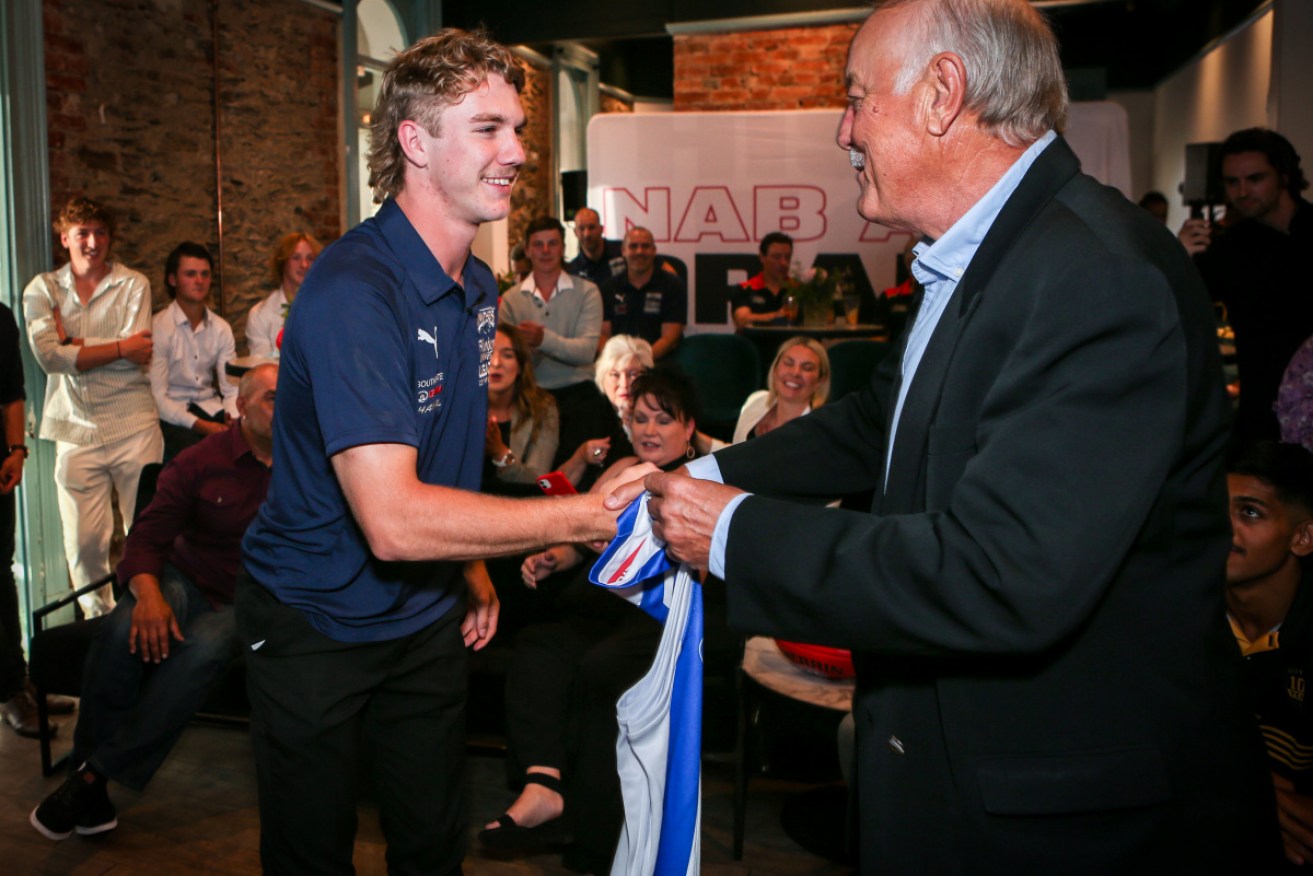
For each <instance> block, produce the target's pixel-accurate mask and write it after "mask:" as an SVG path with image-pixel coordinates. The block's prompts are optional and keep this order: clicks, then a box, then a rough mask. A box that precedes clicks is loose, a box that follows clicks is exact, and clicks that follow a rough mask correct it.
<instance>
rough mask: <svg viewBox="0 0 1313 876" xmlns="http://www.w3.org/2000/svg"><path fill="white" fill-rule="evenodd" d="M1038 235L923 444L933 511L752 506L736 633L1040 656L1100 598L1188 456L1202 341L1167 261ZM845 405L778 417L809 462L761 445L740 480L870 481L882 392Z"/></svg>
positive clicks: (730, 475)
mask: <svg viewBox="0 0 1313 876" xmlns="http://www.w3.org/2000/svg"><path fill="white" fill-rule="evenodd" d="M1067 219H1068V220H1069V221H1067V222H1066V224H1068V225H1076V226H1079V225H1080V222H1079V220H1074V219H1072V217H1067ZM1049 221H1051V222H1055V223H1056V224H1057V225H1058V226H1062V225H1063V224H1064V222H1063V218H1062V217H1061V216H1059V217H1051V216H1050V217H1049ZM1033 242H1034V244H1035V245H1034V246H1033V247H1029V248H1028V247H1020V248H1019V250H1018V251H1017V252H1015V253H1014V254H1013V257H1012V258H1010V259H1009V260H1008V261H1007V262H1006V263H1005V264H1004V265H1003V266H1002V268H1001V269H1000V271H999V272H998V276H997V278H996V279H995V280H994V282H993V283H992V284H991V285H989V286H987V287H986V288H985V289H984V290H983V292H982V293H981V295H980V296H979V298H980V299H981V300H980V302H979V303H980V307H979V308H978V312H976V313H975V314H974V316H973V318H972V323H971V325H970V330H969V331H964V332H963V333H962V336H961V337H960V339H959V340H958V342H957V344H956V346H955V347H954V348H953V349H952V350H951V351H950V352H951V356H952V367H951V369H949V370H948V373H947V376H946V378H945V380H944V387H943V392H942V399H941V400H940V401H939V406H938V410H937V415H936V417H935V419H934V420H933V421H932V424H931V425H930V426H929V429H928V432H927V433H926V434H925V435H923V436H908V437H907V440H922V439H923V440H924V443H925V449H924V453H923V454H921V455H920V456H919V458H918V462H919V464H920V465H922V466H923V467H924V471H923V472H922V473H921V477H920V483H921V485H922V486H921V489H922V490H923V491H924V495H923V496H922V497H921V499H920V504H922V505H923V507H924V508H925V510H924V511H922V512H920V513H909V514H897V515H885V516H875V515H868V514H861V513H853V512H847V511H841V510H836V509H829V508H821V509H815V508H806V507H800V506H798V505H795V504H791V503H788V502H783V501H779V500H778V499H772V498H766V497H763V496H754V497H752V498H750V499H748V500H747V501H745V502H744V503H743V504H742V505H741V506H740V507H739V508H738V511H737V513H736V514H735V516H734V518H733V522H732V526H731V529H730V533H729V542H728V551H727V556H726V572H727V574H726V576H725V577H726V581H727V584H728V589H729V593H730V595H731V601H730V608H731V622H733V623H734V624H735V625H736V626H739V627H741V628H744V629H749V630H752V631H757V632H763V633H768V634H772V635H782V636H788V637H790V638H798V639H803V640H810V641H819V642H824V643H826V644H831V645H838V646H843V647H851V648H855V649H860V650H866V651H871V652H883V653H904V654H950V653H951V654H962V653H1026V652H1034V651H1038V650H1040V649H1044V648H1046V647H1048V646H1050V645H1051V644H1053V643H1054V642H1056V641H1058V640H1060V639H1061V638H1062V637H1064V636H1066V635H1067V634H1069V633H1070V632H1071V631H1072V630H1074V629H1075V628H1077V627H1078V626H1079V625H1080V624H1081V623H1082V621H1083V620H1084V619H1085V618H1087V617H1088V616H1089V614H1090V613H1091V612H1092V611H1093V610H1094V607H1095V605H1096V604H1097V603H1098V601H1099V599H1100V596H1101V593H1102V592H1103V590H1104V588H1105V587H1106V586H1107V585H1108V583H1109V581H1110V580H1111V579H1112V577H1113V575H1114V574H1115V573H1116V570H1117V568H1118V565H1119V563H1121V562H1122V559H1123V558H1124V557H1125V556H1126V555H1127V553H1128V551H1129V550H1130V549H1131V547H1132V545H1133V544H1134V543H1135V542H1136V540H1137V537H1138V534H1139V533H1140V531H1141V529H1142V527H1143V526H1144V525H1145V521H1146V518H1148V516H1149V515H1150V511H1151V508H1152V507H1153V505H1154V503H1155V501H1156V497H1157V496H1158V494H1159V491H1160V488H1161V486H1162V485H1163V484H1164V482H1165V481H1166V479H1167V475H1168V471H1169V469H1170V467H1171V466H1172V464H1173V460H1174V459H1176V458H1177V456H1178V454H1179V451H1180V445H1181V442H1182V434H1183V424H1184V421H1185V419H1186V405H1187V399H1186V396H1187V381H1186V345H1185V341H1184V338H1183V332H1182V328H1181V323H1180V315H1179V313H1178V306H1177V302H1176V300H1175V296H1174V294H1173V290H1172V288H1171V285H1170V283H1169V282H1168V280H1167V279H1166V278H1165V277H1164V276H1163V274H1162V273H1161V272H1160V271H1159V270H1158V269H1156V268H1155V267H1154V266H1153V265H1152V263H1150V262H1146V261H1145V260H1144V259H1142V258H1134V257H1129V256H1125V255H1122V254H1118V253H1115V252H1109V251H1098V250H1094V251H1090V250H1089V247H1090V244H1091V237H1090V235H1082V234H1081V233H1080V231H1079V229H1078V228H1076V229H1073V230H1072V232H1071V233H1070V234H1069V235H1066V236H1064V235H1062V234H1060V233H1059V234H1056V235H1055V234H1045V235H1039V239H1038V240H1035V241H1033ZM1195 282H1196V284H1197V281H1195ZM1196 291H1197V285H1196ZM949 310H950V311H954V310H955V307H954V305H952V304H950V308H949ZM946 318H949V317H948V315H947V314H946ZM944 330H945V326H944V324H943V323H941V324H940V327H939V329H937V330H936V336H937V335H938V334H939V332H940V331H944ZM933 352H934V342H933V341H932V346H931V350H930V351H929V352H928V353H927V356H928V357H929V356H930V354H931V353H933ZM941 355H942V353H941ZM921 368H922V370H925V369H926V368H927V362H926V361H924V360H923V362H922V366H921ZM917 379H918V380H919V379H921V374H920V372H918V375H917ZM915 388H916V387H915V385H914V386H913V389H915ZM973 388H978V391H973ZM829 413H830V416H817V415H813V416H809V417H806V418H803V419H804V421H805V422H803V423H802V424H801V425H800V426H799V427H798V428H796V429H794V430H792V431H791V432H786V431H785V430H783V429H781V430H779V433H780V442H777V443H782V442H783V439H784V438H785V437H786V436H789V437H792V438H793V439H794V440H795V442H796V444H797V447H798V457H797V458H798V460H799V462H797V463H796V466H795V470H794V471H792V472H788V473H776V474H771V473H767V472H764V471H763V470H762V466H761V464H760V460H759V459H756V458H754V457H753V456H751V453H752V451H754V450H756V447H755V445H756V442H751V443H750V444H749V445H748V446H747V449H746V450H745V451H743V452H742V454H741V455H735V456H729V455H727V456H726V458H725V460H724V462H723V463H722V465H721V469H722V474H723V475H724V476H725V480H726V482H727V483H733V484H740V483H741V484H744V485H762V486H765V487H768V488H771V489H774V488H777V487H780V486H781V485H783V486H785V487H795V486H800V485H801V484H804V483H806V482H808V481H810V480H812V479H817V480H819V481H820V482H821V483H823V484H824V485H825V486H827V487H830V486H834V485H836V484H837V483H838V482H839V481H840V479H841V478H842V476H843V474H844V473H845V472H848V473H852V472H857V473H858V474H859V476H860V477H861V478H862V479H864V480H866V481H870V480H873V479H872V477H871V472H872V469H873V468H876V467H878V464H879V463H880V462H882V461H883V454H882V452H881V450H880V448H881V443H882V439H881V437H880V436H881V431H880V430H877V429H875V424H876V423H878V422H880V419H879V416H878V413H879V411H878V406H877V405H876V404H875V402H874V401H873V394H872V393H870V392H868V393H864V394H863V395H862V396H861V398H860V399H858V400H857V401H856V402H855V403H853V404H848V405H836V406H835V409H834V410H833V411H832V412H829ZM899 429H900V432H901V430H902V429H903V426H902V425H900V426H899ZM863 434H869V435H871V436H873V437H871V438H870V439H868V440H867V441H866V443H865V444H863V443H862V440H861V438H860V437H859V436H861V435H863ZM767 437H770V436H767ZM897 440H898V441H902V440H904V436H903V435H902V434H900V435H899V436H898V438H897ZM768 446H769V447H770V449H771V450H772V451H773V452H774V451H775V450H776V447H775V446H773V445H765V443H764V442H763V449H766V447H768ZM1123 447H1130V448H1134V452H1131V453H1123V452H1121V448H1123ZM868 457H878V459H872V458H868ZM891 477H892V474H891Z"/></svg>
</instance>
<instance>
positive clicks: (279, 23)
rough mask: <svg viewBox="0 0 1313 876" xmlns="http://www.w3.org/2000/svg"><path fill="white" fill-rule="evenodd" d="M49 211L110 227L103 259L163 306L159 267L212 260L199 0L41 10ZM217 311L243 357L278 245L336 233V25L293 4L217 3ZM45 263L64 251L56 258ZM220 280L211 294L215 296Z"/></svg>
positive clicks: (81, 1) (207, 67) (73, 0)
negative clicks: (111, 223) (186, 254)
mask: <svg viewBox="0 0 1313 876" xmlns="http://www.w3.org/2000/svg"><path fill="white" fill-rule="evenodd" d="M43 4H44V5H43V15H44V23H45V50H46V103H47V118H48V132H47V133H48V144H49V153H50V183H51V200H52V206H53V209H55V210H58V209H59V207H61V206H62V205H63V203H64V202H65V201H66V200H67V199H68V198H69V197H70V196H71V195H73V194H79V193H85V194H87V195H89V196H91V197H94V198H97V199H100V200H103V201H105V202H106V203H108V204H109V205H110V206H111V207H113V208H114V210H115V212H116V213H117V214H118V216H119V219H120V222H119V225H120V227H119V233H118V238H117V240H116V241H115V252H116V257H117V258H119V259H120V260H122V261H123V262H124V263H125V264H128V265H130V266H132V267H135V268H137V269H138V270H141V271H143V272H144V273H145V274H146V275H147V276H148V277H150V279H151V283H152V286H153V287H154V289H155V303H156V306H157V307H161V306H163V304H164V303H165V302H166V301H167V300H168V299H167V296H166V295H165V293H164V290H163V277H162V276H161V273H162V268H163V264H164V257H165V256H166V255H167V254H168V252H169V250H170V249H172V248H173V247H174V246H175V245H176V244H177V243H178V242H180V241H182V240H188V239H190V240H195V241H197V242H200V243H203V244H205V245H206V246H208V247H209V248H210V249H211V251H212V252H214V253H215V255H216V256H217V255H218V243H219V240H218V238H219V229H218V221H217V215H216V185H215V161H216V154H215V143H214V141H215V137H214V130H215V128H214V124H215V119H214V66H213V65H214V41H213V40H212V31H211V18H210V11H211V6H210V3H209V2H208V0H43ZM218 8H219V62H220V95H221V96H220V106H221V108H222V118H221V125H222V137H221V140H220V149H219V157H220V158H221V159H222V169H223V205H224V225H223V236H224V276H223V277H222V278H220V279H221V281H222V286H223V311H224V315H225V317H227V318H228V320H229V321H230V322H232V323H233V326H234V329H235V330H236V331H237V334H238V345H239V347H241V346H242V341H243V331H242V330H243V327H244V324H245V315H246V311H247V310H248V309H249V307H250V306H251V305H252V304H253V303H255V302H256V301H258V300H259V299H260V297H261V296H262V295H264V294H265V293H266V292H267V288H266V287H265V282H264V281H265V277H264V271H265V261H266V259H267V258H268V255H269V251H270V249H271V248H272V245H273V242H274V240H275V238H276V237H277V236H278V235H280V234H282V233H285V232H288V231H293V230H305V231H309V232H311V233H312V234H314V235H315V236H316V237H318V238H320V240H322V241H325V242H327V241H329V240H332V239H334V238H336V237H337V236H338V234H339V233H340V219H339V203H340V169H339V160H340V158H339V154H338V143H339V141H340V133H339V131H338V121H337V115H338V110H337V106H338V93H339V88H338V67H337V28H338V26H339V21H338V18H337V16H335V15H332V14H330V13H327V12H324V11H320V10H317V9H315V8H314V7H311V6H309V5H307V4H304V3H300V2H296V0H220V2H219V6H218ZM54 252H55V260H56V261H60V260H62V258H63V254H62V253H61V252H60V251H59V248H58V246H57V243H56V245H55V246H54ZM217 291H218V283H216V293H217Z"/></svg>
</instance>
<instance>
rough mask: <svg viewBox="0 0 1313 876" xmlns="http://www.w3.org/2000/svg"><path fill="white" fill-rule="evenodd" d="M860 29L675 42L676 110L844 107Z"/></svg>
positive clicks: (725, 35)
mask: <svg viewBox="0 0 1313 876" xmlns="http://www.w3.org/2000/svg"><path fill="white" fill-rule="evenodd" d="M856 31H857V24H855V23H854V24H833V25H824V26H820V27H788V28H781V29H779V30H760V31H744V32H742V33H718V34H693V35H687V36H676V37H675V111H676V112H681V111H694V110H706V111H717V110H776V109H779V110H783V109H803V108H814V107H841V106H843V105H844V88H843V71H844V64H845V62H846V61H847V57H848V43H849V42H850V41H851V40H852V36H853V34H854V33H855V32H856Z"/></svg>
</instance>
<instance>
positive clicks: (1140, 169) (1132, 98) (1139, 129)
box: [1108, 89, 1154, 201]
mask: <svg viewBox="0 0 1313 876" xmlns="http://www.w3.org/2000/svg"><path fill="white" fill-rule="evenodd" d="M1108 100H1111V101H1113V102H1114V103H1117V104H1120V105H1121V108H1122V109H1124V110H1126V133H1127V136H1128V144H1129V148H1130V158H1131V191H1130V192H1129V193H1128V196H1129V197H1130V199H1131V200H1132V201H1138V200H1140V198H1142V197H1144V193H1145V192H1147V191H1149V190H1150V189H1152V188H1153V179H1154V176H1153V113H1154V94H1153V92H1152V91H1150V90H1147V89H1146V90H1143V91H1111V92H1109V93H1108Z"/></svg>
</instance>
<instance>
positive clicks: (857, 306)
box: [843, 293, 862, 325]
mask: <svg viewBox="0 0 1313 876" xmlns="http://www.w3.org/2000/svg"><path fill="white" fill-rule="evenodd" d="M861 309H862V297H861V296H860V295H857V294H855V293H849V294H847V295H845V296H843V315H844V318H845V319H847V320H848V325H857V317H858V314H859V313H860V312H861Z"/></svg>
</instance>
